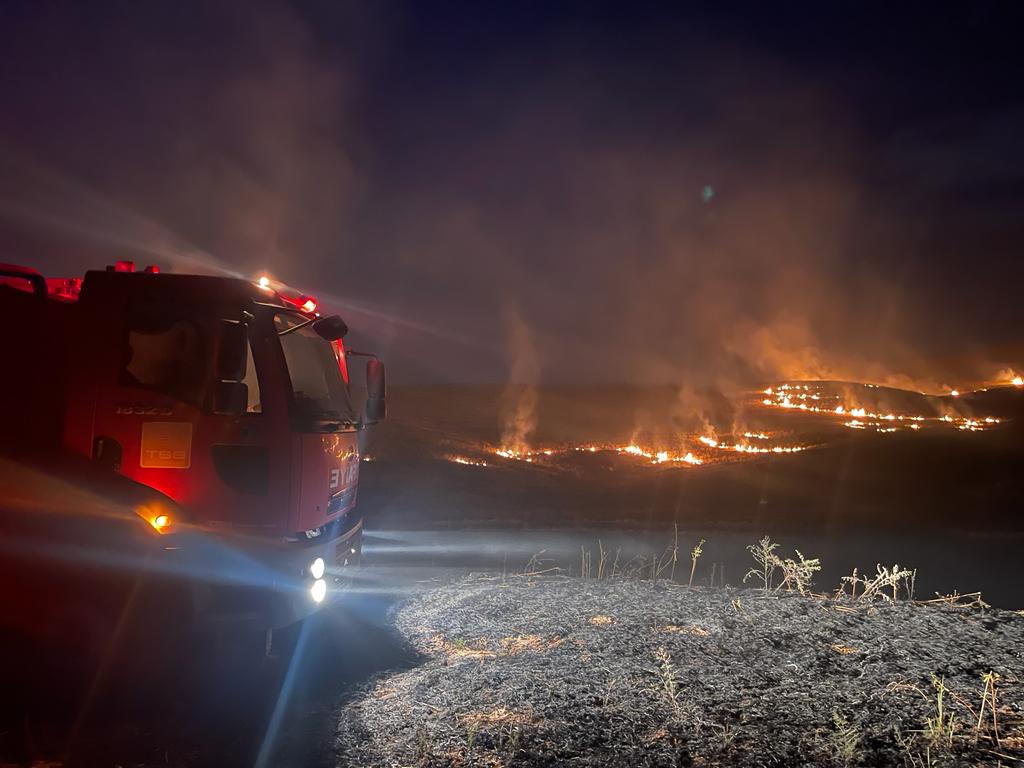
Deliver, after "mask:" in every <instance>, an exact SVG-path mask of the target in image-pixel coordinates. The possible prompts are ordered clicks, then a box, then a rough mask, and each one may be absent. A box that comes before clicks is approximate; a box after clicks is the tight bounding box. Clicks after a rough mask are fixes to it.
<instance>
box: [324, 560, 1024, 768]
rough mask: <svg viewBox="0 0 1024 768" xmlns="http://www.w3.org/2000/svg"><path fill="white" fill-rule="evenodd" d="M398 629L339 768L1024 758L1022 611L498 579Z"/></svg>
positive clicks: (343, 729) (355, 700)
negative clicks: (391, 655) (396, 657)
mask: <svg viewBox="0 0 1024 768" xmlns="http://www.w3.org/2000/svg"><path fill="white" fill-rule="evenodd" d="M396 626H397V628H398V630H399V631H400V632H401V634H402V636H403V637H404V639H405V640H406V642H408V643H409V644H410V646H411V647H412V648H413V649H414V650H415V651H416V652H418V654H419V656H420V660H419V663H418V664H416V665H415V666H413V667H412V668H409V669H405V670H404V671H396V672H391V673H387V674H383V675H381V676H379V677H377V678H376V679H374V680H372V681H370V682H369V683H367V684H365V685H364V686H362V687H361V688H360V689H359V690H358V691H357V692H356V693H355V694H354V695H353V696H352V697H351V698H350V699H349V700H348V702H347V703H346V705H345V706H344V708H343V709H342V710H341V712H340V715H339V724H338V733H337V753H338V764H339V765H341V766H371V765H372V766H394V765H421V766H462V765H482V766H505V765H508V766H517V765H518V766H549V765H587V766H593V765H608V766H612V765H615V766H622V765H652V766H654V765H659V766H660V765H664V766H675V765H763V766H769V765H809V764H810V765H908V766H917V765H921V766H923V765H939V766H942V765H993V766H996V765H1011V764H1016V763H1017V762H1019V761H1021V760H1024V718H1022V706H1024V616H1022V615H1020V614H1019V613H1013V612H1009V611H1000V610H993V609H981V608H977V607H973V608H972V607H956V606H952V605H937V604H931V605H919V604H912V603H910V602H898V603H895V604H891V603H888V602H887V601H876V602H863V601H851V600H849V599H846V600H843V601H838V602H837V601H835V600H833V599H825V598H814V597H800V596H797V595H790V594H785V593H783V594H771V595H766V594H765V593H763V592H761V591H757V590H751V589H746V590H736V589H707V588H687V587H685V586H681V585H678V584H674V583H670V582H667V581H655V582H651V581H640V580H636V579H622V578H618V579H601V580H597V579H587V580H584V579H579V578H563V577H554V578H552V577H549V576H542V577H529V576H515V577H508V576H501V575H496V576H475V577H469V578H466V579H463V580H459V581H456V582H454V583H449V584H445V585H442V586H437V587H436V588H433V589H429V590H426V591H424V592H422V593H421V594H419V595H417V596H415V597H413V598H411V599H410V600H409V601H408V602H406V603H405V604H404V605H402V606H401V607H400V609H399V610H398V611H397V615H396ZM986 675H994V676H990V677H988V678H987V679H988V680H989V681H990V682H991V685H989V687H986V677H985V676H986ZM993 685H994V694H993V692H992V691H993V687H992V686H993ZM939 687H941V697H940V691H939ZM993 709H994V713H993Z"/></svg>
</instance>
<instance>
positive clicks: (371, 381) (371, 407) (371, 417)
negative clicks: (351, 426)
mask: <svg viewBox="0 0 1024 768" xmlns="http://www.w3.org/2000/svg"><path fill="white" fill-rule="evenodd" d="M387 414H388V406H387V381H386V377H385V375H384V363H382V362H381V361H380V360H378V359H377V358H375V357H374V358H371V359H369V360H367V361H366V421H367V423H368V424H376V423H377V422H378V421H383V420H384V417H385V416H387Z"/></svg>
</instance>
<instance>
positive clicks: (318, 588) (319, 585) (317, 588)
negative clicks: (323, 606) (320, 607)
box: [309, 579, 327, 603]
mask: <svg viewBox="0 0 1024 768" xmlns="http://www.w3.org/2000/svg"><path fill="white" fill-rule="evenodd" d="M309 594H310V596H311V597H312V598H313V602H314V603H322V602H323V601H324V598H325V597H327V582H326V581H324V580H323V579H317V580H316V581H314V582H313V586H312V587H310V588H309Z"/></svg>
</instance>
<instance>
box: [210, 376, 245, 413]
mask: <svg viewBox="0 0 1024 768" xmlns="http://www.w3.org/2000/svg"><path fill="white" fill-rule="evenodd" d="M248 405H249V386H248V385H247V384H245V383H244V382H241V381H218V382H217V386H216V388H215V389H214V393H213V412H214V413H216V414H219V415H221V416H241V415H242V414H243V413H245V410H246V408H247V407H248Z"/></svg>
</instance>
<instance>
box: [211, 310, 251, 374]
mask: <svg viewBox="0 0 1024 768" xmlns="http://www.w3.org/2000/svg"><path fill="white" fill-rule="evenodd" d="M248 361H249V329H248V326H246V324H245V323H240V322H238V321H236V320H221V321H220V345H219V348H218V350H217V380H218V381H241V380H242V379H244V378H245V366H246V363H247V362H248Z"/></svg>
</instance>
